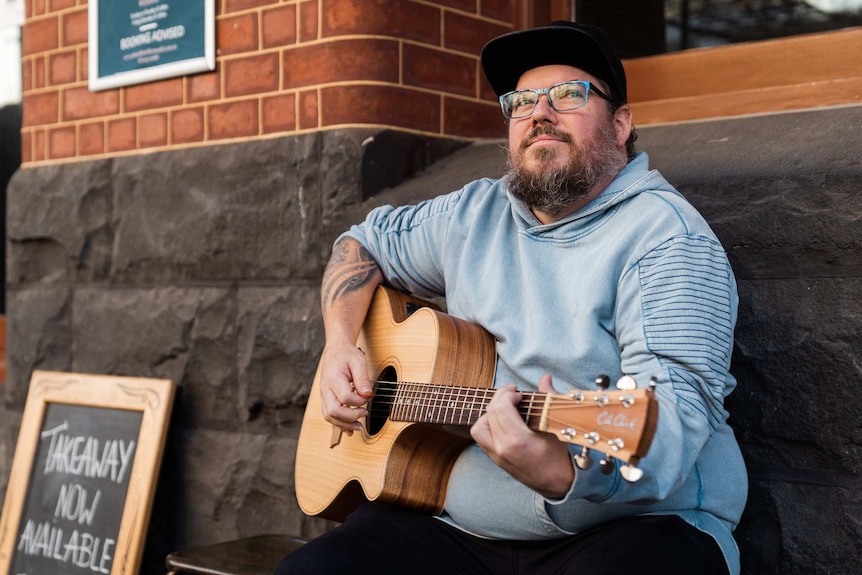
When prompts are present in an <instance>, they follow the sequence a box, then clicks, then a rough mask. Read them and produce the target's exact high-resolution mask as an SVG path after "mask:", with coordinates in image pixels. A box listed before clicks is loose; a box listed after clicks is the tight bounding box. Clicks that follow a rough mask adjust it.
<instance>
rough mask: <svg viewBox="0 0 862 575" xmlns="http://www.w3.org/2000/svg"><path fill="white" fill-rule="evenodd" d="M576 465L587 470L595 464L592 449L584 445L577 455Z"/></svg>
mask: <svg viewBox="0 0 862 575" xmlns="http://www.w3.org/2000/svg"><path fill="white" fill-rule="evenodd" d="M574 459H575V465H576V466H577V467H578V469H583V470H584V471H586V470H587V469H589V468H590V467H592V466H593V458H592V457H590V450H589V449H587V448H586V447H584V448H583V449H582V450H581V452H580V453H579V454H578V455H575V457H574Z"/></svg>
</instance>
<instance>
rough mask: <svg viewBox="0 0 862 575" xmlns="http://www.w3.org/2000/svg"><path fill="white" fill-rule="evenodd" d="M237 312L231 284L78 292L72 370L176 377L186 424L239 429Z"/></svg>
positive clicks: (74, 314) (83, 289) (73, 323)
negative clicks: (236, 414) (235, 363)
mask: <svg viewBox="0 0 862 575" xmlns="http://www.w3.org/2000/svg"><path fill="white" fill-rule="evenodd" d="M234 314H235V311H234V300H233V295H232V292H230V291H229V290H227V289H220V288H153V289H145V288H141V289H121V290H109V289H102V288H97V287H91V288H82V289H79V290H77V291H76V293H75V297H74V313H73V321H72V331H73V335H74V347H73V357H74V361H73V365H72V367H73V370H74V371H77V372H84V373H113V374H119V375H128V376H135V377H156V378H165V379H170V380H172V381H173V382H174V383H176V384H177V385H178V386H180V388H179V389H178V398H177V402H176V403H177V405H176V407H175V409H176V410H178V411H180V412H182V413H183V417H182V419H181V421H182V422H183V424H184V425H188V426H196V425H202V426H215V427H222V428H231V427H234V425H235V417H234V405H235V403H236V390H235V374H234V370H233V369H232V367H231V365H232V358H233V346H234V329H233V318H234Z"/></svg>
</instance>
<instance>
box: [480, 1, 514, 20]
mask: <svg viewBox="0 0 862 575" xmlns="http://www.w3.org/2000/svg"><path fill="white" fill-rule="evenodd" d="M512 4H513V3H512V0H482V16H487V17H488V18H494V19H496V20H502V21H503V22H514V21H515V10H514V6H513V5H512Z"/></svg>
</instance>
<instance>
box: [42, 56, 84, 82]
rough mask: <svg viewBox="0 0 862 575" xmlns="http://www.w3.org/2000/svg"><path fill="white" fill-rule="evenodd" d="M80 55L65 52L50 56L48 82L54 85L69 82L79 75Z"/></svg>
mask: <svg viewBox="0 0 862 575" xmlns="http://www.w3.org/2000/svg"><path fill="white" fill-rule="evenodd" d="M77 68H78V55H77V54H76V53H75V52H64V53H62V54H54V55H53V56H48V82H49V83H50V84H52V85H56V84H69V83H71V82H74V81H75V80H76V79H77V77H78V74H77Z"/></svg>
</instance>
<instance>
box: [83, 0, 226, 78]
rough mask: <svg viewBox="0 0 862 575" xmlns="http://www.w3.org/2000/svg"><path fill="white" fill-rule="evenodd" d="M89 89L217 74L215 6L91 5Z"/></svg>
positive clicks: (208, 2)
mask: <svg viewBox="0 0 862 575" xmlns="http://www.w3.org/2000/svg"><path fill="white" fill-rule="evenodd" d="M88 6H89V11H90V12H89V19H90V28H89V39H90V42H89V59H90V62H89V66H90V70H89V86H90V90H92V91H97V90H105V89H108V88H116V87H119V86H129V85H132V84H141V83H144V82H150V81H152V80H159V79H162V78H171V77H174V76H183V75H185V74H192V73H195V72H204V71H208V70H215V6H214V3H213V0H90V2H89V5H88Z"/></svg>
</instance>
